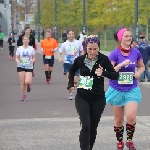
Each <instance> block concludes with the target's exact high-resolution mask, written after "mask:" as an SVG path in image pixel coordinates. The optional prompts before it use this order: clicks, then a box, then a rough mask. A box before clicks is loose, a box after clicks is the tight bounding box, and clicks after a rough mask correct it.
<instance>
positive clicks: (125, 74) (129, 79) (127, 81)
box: [109, 48, 142, 91]
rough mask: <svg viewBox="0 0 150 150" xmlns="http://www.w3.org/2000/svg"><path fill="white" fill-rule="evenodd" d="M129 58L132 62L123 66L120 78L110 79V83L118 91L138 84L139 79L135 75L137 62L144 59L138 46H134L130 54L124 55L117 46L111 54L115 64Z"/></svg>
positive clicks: (129, 88)
mask: <svg viewBox="0 0 150 150" xmlns="http://www.w3.org/2000/svg"><path fill="white" fill-rule="evenodd" d="M126 59H129V60H130V61H131V63H130V64H129V65H127V66H123V67H121V69H120V70H119V78H118V80H109V85H110V86H111V87H112V88H114V89H116V90H118V91H129V90H131V89H133V88H135V87H136V86H137V84H138V83H137V79H136V78H134V77H133V74H134V73H135V68H136V66H137V62H138V61H139V60H140V59H142V55H141V53H140V52H139V50H137V49H136V48H132V49H131V51H130V54H129V55H128V56H123V55H122V53H121V51H120V50H119V49H118V48H117V49H115V50H113V51H112V52H111V54H110V55H109V60H110V61H112V62H114V63H115V66H117V65H118V64H120V63H122V62H123V61H124V60H126Z"/></svg>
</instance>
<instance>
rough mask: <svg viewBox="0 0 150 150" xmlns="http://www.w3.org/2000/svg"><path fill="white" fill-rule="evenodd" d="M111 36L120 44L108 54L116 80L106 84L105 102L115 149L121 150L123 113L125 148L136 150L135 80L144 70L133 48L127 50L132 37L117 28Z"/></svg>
mask: <svg viewBox="0 0 150 150" xmlns="http://www.w3.org/2000/svg"><path fill="white" fill-rule="evenodd" d="M114 37H115V39H116V41H117V42H119V43H120V44H119V46H118V48H116V49H115V50H113V51H112V52H111V54H110V56H109V59H110V61H111V63H112V65H113V66H114V68H115V70H116V71H117V72H119V79H118V80H110V81H109V88H108V91H107V92H106V101H107V103H109V104H111V105H112V106H113V113H114V131H115V132H116V137H117V150H123V148H124V142H123V132H124V126H123V124H124V113H125V117H126V120H127V123H126V133H127V140H126V147H127V148H128V149H129V150H136V148H135V146H134V144H133V141H132V138H133V134H134V131H135V125H136V113H137V108H138V104H139V103H140V102H141V99H142V95H141V92H140V89H139V87H138V81H137V79H139V77H140V76H141V74H142V73H143V72H144V69H145V67H144V64H143V59H142V55H141V53H140V52H139V51H138V50H137V49H136V48H132V47H130V45H131V41H132V37H131V33H130V31H128V29H126V28H123V29H120V30H119V31H118V32H117V33H116V34H115V36H114ZM136 67H138V71H137V72H136V71H135V68H136Z"/></svg>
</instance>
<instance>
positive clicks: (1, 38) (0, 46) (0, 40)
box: [0, 30, 4, 50]
mask: <svg viewBox="0 0 150 150" xmlns="http://www.w3.org/2000/svg"><path fill="white" fill-rule="evenodd" d="M3 41H4V33H3V32H2V30H0V50H3Z"/></svg>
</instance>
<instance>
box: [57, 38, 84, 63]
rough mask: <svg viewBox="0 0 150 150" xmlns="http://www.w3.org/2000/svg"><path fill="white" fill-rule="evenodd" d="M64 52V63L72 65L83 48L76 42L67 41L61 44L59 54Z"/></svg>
mask: <svg viewBox="0 0 150 150" xmlns="http://www.w3.org/2000/svg"><path fill="white" fill-rule="evenodd" d="M63 51H64V52H65V58H64V63H69V64H73V63H74V60H75V58H77V57H78V56H79V54H80V51H83V46H82V44H81V43H80V42H79V41H78V40H74V41H73V42H69V41H68V40H67V41H66V42H65V43H63V44H62V45H61V46H60V48H59V52H60V53H62V52H63Z"/></svg>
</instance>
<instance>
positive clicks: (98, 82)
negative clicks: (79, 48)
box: [67, 53, 119, 100]
mask: <svg viewBox="0 0 150 150" xmlns="http://www.w3.org/2000/svg"><path fill="white" fill-rule="evenodd" d="M86 56H87V53H85V54H84V55H82V56H79V57H77V58H76V59H75V61H74V64H73V65H72V67H71V69H70V71H69V83H68V87H67V89H69V88H70V87H74V82H73V81H74V75H75V72H76V71H77V70H78V69H80V75H81V76H90V77H93V78H94V79H93V86H92V89H91V90H86V89H81V88H78V89H77V95H79V96H80V97H82V98H83V99H85V100H86V99H88V100H100V99H102V98H104V97H105V91H104V77H107V78H109V79H112V80H117V79H118V77H119V73H117V72H116V71H115V70H114V67H113V66H112V64H111V62H110V61H109V59H108V57H107V56H105V55H104V54H101V53H99V54H98V60H97V61H96V63H95V65H94V66H93V68H92V70H91V71H90V69H89V68H88V67H86V66H85V64H84V59H85V57H86ZM99 64H100V66H101V67H103V73H102V76H101V77H98V76H97V75H96V74H95V71H96V69H97V68H99Z"/></svg>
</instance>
